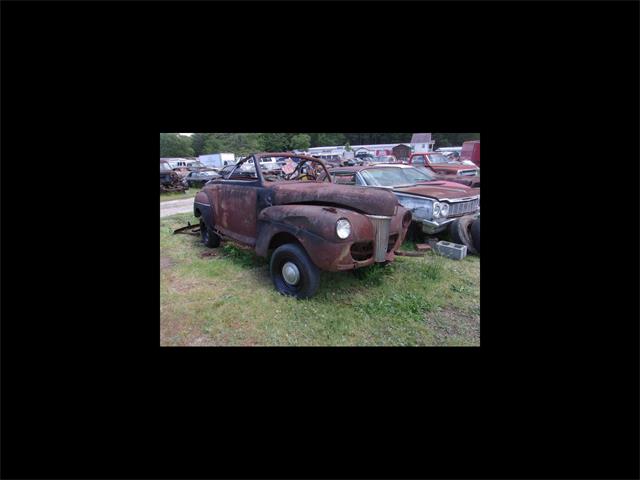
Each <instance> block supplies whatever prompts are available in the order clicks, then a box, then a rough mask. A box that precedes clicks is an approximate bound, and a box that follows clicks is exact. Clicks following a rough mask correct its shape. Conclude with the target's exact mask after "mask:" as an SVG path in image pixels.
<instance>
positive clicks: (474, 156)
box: [460, 140, 480, 167]
mask: <svg viewBox="0 0 640 480" xmlns="http://www.w3.org/2000/svg"><path fill="white" fill-rule="evenodd" d="M463 160H469V161H471V162H473V163H475V164H476V165H477V166H478V167H479V166H480V140H469V141H468V142H464V143H463V144H462V151H461V152H460V161H463Z"/></svg>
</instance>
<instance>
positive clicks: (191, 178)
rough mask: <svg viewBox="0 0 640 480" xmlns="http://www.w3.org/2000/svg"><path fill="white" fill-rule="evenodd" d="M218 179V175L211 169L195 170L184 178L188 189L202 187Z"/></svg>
mask: <svg viewBox="0 0 640 480" xmlns="http://www.w3.org/2000/svg"><path fill="white" fill-rule="evenodd" d="M215 178H220V174H219V173H218V172H216V171H215V170H213V169H206V170H196V171H193V172H189V173H188V174H187V176H186V177H185V180H186V181H187V184H188V185H189V187H202V186H204V184H205V183H207V182H208V181H209V180H213V179H215Z"/></svg>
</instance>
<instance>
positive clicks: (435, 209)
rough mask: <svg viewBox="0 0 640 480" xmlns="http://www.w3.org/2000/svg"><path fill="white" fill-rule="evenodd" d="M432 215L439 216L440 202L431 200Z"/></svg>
mask: <svg viewBox="0 0 640 480" xmlns="http://www.w3.org/2000/svg"><path fill="white" fill-rule="evenodd" d="M433 217H434V218H440V202H433Z"/></svg>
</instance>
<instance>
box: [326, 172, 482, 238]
mask: <svg viewBox="0 0 640 480" xmlns="http://www.w3.org/2000/svg"><path fill="white" fill-rule="evenodd" d="M379 169H385V170H386V169H399V170H400V171H406V172H411V173H412V175H411V176H410V177H406V175H408V173H405V174H403V175H405V177H402V178H407V180H406V182H396V183H395V184H392V185H384V184H382V183H378V184H376V182H375V181H374V180H375V179H373V177H372V175H371V173H372V172H375V171H379ZM388 171H389V172H391V171H392V170H388ZM416 171H417V172H418V173H421V172H420V171H419V170H418V169H416V168H414V167H411V166H409V165H402V164H381V165H368V166H363V167H342V168H335V169H332V170H331V171H330V172H329V174H330V175H331V176H332V177H333V181H334V182H336V183H339V184H345V185H353V186H358V187H373V188H367V189H365V190H371V189H376V190H377V189H389V190H391V191H393V193H394V194H395V195H396V197H397V198H398V201H399V202H400V204H401V205H402V206H404V207H406V208H407V209H409V210H410V211H411V213H412V217H413V218H412V220H413V222H415V223H416V224H417V226H419V227H420V229H421V230H422V231H423V232H424V233H426V234H429V235H432V234H436V233H439V232H442V231H444V230H446V229H447V227H448V226H449V224H451V223H452V222H454V221H455V220H456V219H458V218H460V217H464V216H467V215H471V216H474V215H477V214H478V213H479V211H480V189H479V188H469V187H467V186H465V185H461V184H459V183H453V182H446V181H439V180H431V178H432V177H429V176H428V175H425V176H424V177H421V176H420V175H418V174H417V173H415V172H416ZM365 172H369V173H370V174H366V173H365ZM358 190H360V189H358Z"/></svg>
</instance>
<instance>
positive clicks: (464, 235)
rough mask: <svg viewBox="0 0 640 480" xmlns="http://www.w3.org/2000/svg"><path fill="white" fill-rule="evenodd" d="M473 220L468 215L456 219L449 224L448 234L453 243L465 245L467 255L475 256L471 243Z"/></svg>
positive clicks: (475, 252)
mask: <svg viewBox="0 0 640 480" xmlns="http://www.w3.org/2000/svg"><path fill="white" fill-rule="evenodd" d="M473 220H474V219H473V217H471V216H469V215H467V216H465V217H460V218H457V219H456V220H454V221H453V222H451V225H450V226H449V233H450V235H451V239H452V240H453V242H454V243H458V244H462V245H466V246H467V250H468V251H469V253H473V254H477V253H478V252H477V251H476V249H475V248H474V246H473V242H472V241H471V224H472V223H473Z"/></svg>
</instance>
